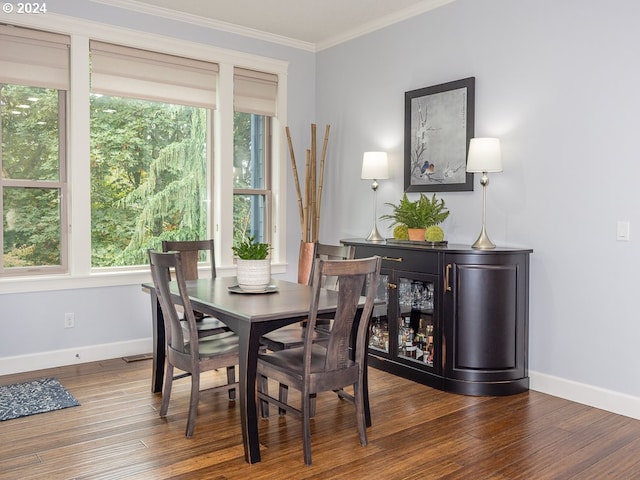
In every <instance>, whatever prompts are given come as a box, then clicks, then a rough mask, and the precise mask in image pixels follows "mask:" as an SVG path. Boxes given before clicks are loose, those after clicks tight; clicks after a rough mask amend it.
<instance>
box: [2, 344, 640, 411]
mask: <svg viewBox="0 0 640 480" xmlns="http://www.w3.org/2000/svg"><path fill="white" fill-rule="evenodd" d="M152 350H153V340H152V339H151V338H141V339H138V340H131V341H128V342H118V343H108V344H103V345H91V346H87V347H80V348H70V349H66V350H55V351H50V352H42V353H35V354H31V355H19V356H14V357H4V358H0V375H9V374H12V373H21V372H30V371H34V370H43V369H46V368H53V367H62V366H66V365H76V364H80V363H87V362H96V361H100V360H108V359H111V358H118V357H126V356H131V355H140V354H144V353H149V352H151V351H152ZM529 380H530V388H531V390H535V391H537V392H541V393H546V394H549V395H553V396H555V397H560V398H564V399H566V400H570V401H572V402H577V403H582V404H584V405H589V406H591V407H595V408H600V409H602V410H606V411H608V412H612V413H616V414H619V415H624V416H626V417H631V418H635V419H638V420H640V398H639V397H634V396H632V395H626V394H623V393H619V392H614V391H612V390H606V389H604V388H599V387H594V386H592V385H587V384H584V383H578V382H574V381H572V380H566V379H564V378H559V377H554V376H552V375H547V374H544V373H539V372H533V371H529Z"/></svg>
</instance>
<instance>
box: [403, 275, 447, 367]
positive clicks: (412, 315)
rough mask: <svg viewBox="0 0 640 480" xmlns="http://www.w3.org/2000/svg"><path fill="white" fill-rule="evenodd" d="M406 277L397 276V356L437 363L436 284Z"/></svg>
mask: <svg viewBox="0 0 640 480" xmlns="http://www.w3.org/2000/svg"><path fill="white" fill-rule="evenodd" d="M412 277H413V278H409V277H405V276H402V274H401V273H400V272H399V274H398V277H397V279H396V280H397V282H396V285H397V294H398V310H397V316H396V318H395V327H396V329H395V330H396V332H395V333H396V335H397V343H396V345H397V351H396V355H397V356H398V357H400V358H402V359H403V360H406V361H412V362H419V363H421V364H423V365H424V366H427V367H433V366H434V360H435V358H434V357H435V355H436V352H435V340H434V339H435V338H436V334H437V332H436V328H437V325H436V321H435V316H434V301H435V291H434V290H435V288H434V287H435V284H434V281H431V280H422V279H416V278H415V276H413V275H412Z"/></svg>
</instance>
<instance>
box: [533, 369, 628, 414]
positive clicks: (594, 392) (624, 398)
mask: <svg viewBox="0 0 640 480" xmlns="http://www.w3.org/2000/svg"><path fill="white" fill-rule="evenodd" d="M529 380H530V382H529V383H530V388H531V390H535V391H537V392H542V393H547V394H549V395H553V396H554V397H560V398H564V399H566V400H571V401H572V402H577V403H582V404H584V405H589V406H590V407H595V408H600V409H601V410H606V411H608V412H612V413H617V414H619V415H624V416H626V417H631V418H636V419H638V420H640V397H634V396H632V395H627V394H624V393H619V392H614V391H612V390H606V389H604V388H600V387H594V386H593V385H586V384H584V383H578V382H574V381H572V380H566V379H564V378H559V377H554V376H552V375H547V374H544V373H538V372H532V371H529Z"/></svg>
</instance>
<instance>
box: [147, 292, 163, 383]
mask: <svg viewBox="0 0 640 480" xmlns="http://www.w3.org/2000/svg"><path fill="white" fill-rule="evenodd" d="M150 293H151V317H152V322H151V323H152V327H153V360H152V362H151V365H152V366H151V391H152V392H153V393H162V384H163V381H164V360H165V351H164V341H165V336H164V318H163V316H162V309H161V308H160V302H158V295H157V294H156V291H155V289H151V292H150Z"/></svg>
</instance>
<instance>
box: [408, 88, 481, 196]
mask: <svg viewBox="0 0 640 480" xmlns="http://www.w3.org/2000/svg"><path fill="white" fill-rule="evenodd" d="M404 102H405V103H404V113H405V117H404V162H405V164H404V190H405V192H453V191H472V190H473V173H467V171H466V167H467V154H468V151H469V141H470V140H471V138H473V136H474V132H473V130H474V115H475V77H469V78H463V79H461V80H456V81H453V82H447V83H442V84H439V85H433V86H431V87H425V88H420V89H417V90H411V91H408V92H405V94H404Z"/></svg>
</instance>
